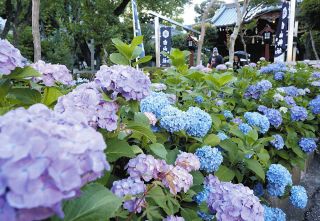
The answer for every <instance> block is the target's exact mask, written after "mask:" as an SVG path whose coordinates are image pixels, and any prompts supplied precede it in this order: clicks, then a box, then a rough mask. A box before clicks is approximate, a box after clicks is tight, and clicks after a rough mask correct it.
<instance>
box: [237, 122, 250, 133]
mask: <svg viewBox="0 0 320 221" xmlns="http://www.w3.org/2000/svg"><path fill="white" fill-rule="evenodd" d="M239 130H240V131H241V132H242V133H243V134H245V135H247V134H248V133H249V132H250V131H251V130H252V127H250V125H249V124H245V123H241V124H240V125H239Z"/></svg>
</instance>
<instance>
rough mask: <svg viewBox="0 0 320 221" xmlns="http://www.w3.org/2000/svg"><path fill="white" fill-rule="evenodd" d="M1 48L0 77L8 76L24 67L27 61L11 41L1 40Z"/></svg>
mask: <svg viewBox="0 0 320 221" xmlns="http://www.w3.org/2000/svg"><path fill="white" fill-rule="evenodd" d="M0 48H1V50H0V75H1V74H4V75H8V74H10V73H11V71H13V70H14V69H15V68H16V67H21V68H22V67H23V66H24V63H25V60H26V59H25V58H24V57H22V55H21V54H20V51H19V50H18V49H16V48H15V47H14V46H13V45H12V44H10V42H9V41H7V40H2V39H0Z"/></svg>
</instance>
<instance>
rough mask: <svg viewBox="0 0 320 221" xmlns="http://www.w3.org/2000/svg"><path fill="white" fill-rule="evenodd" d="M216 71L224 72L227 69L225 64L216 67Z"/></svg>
mask: <svg viewBox="0 0 320 221" xmlns="http://www.w3.org/2000/svg"><path fill="white" fill-rule="evenodd" d="M216 69H217V70H218V71H225V70H227V69H228V67H227V65H225V64H219V65H217V67H216Z"/></svg>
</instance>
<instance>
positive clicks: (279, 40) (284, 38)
mask: <svg viewBox="0 0 320 221" xmlns="http://www.w3.org/2000/svg"><path fill="white" fill-rule="evenodd" d="M288 24H289V2H287V1H285V2H283V4H282V13H281V17H280V18H279V23H278V27H277V32H276V42H275V43H276V44H275V52H274V60H275V61H284V57H285V52H286V51H287V44H288Z"/></svg>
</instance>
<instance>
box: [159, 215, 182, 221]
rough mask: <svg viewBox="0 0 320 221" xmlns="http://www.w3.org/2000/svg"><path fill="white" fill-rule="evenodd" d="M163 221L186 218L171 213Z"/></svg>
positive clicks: (178, 220)
mask: <svg viewBox="0 0 320 221" xmlns="http://www.w3.org/2000/svg"><path fill="white" fill-rule="evenodd" d="M162 221H184V218H183V217H180V216H174V215H171V216H168V217H167V218H165V219H163V220H162Z"/></svg>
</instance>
